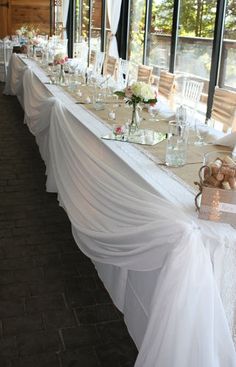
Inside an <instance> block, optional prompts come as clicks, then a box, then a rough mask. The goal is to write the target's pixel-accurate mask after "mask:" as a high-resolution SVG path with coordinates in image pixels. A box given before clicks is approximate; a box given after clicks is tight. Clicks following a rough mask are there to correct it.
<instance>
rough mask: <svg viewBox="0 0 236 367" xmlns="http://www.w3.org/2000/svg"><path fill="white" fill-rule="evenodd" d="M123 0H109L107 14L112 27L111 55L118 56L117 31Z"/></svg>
mask: <svg viewBox="0 0 236 367" xmlns="http://www.w3.org/2000/svg"><path fill="white" fill-rule="evenodd" d="M121 3H122V0H107V14H108V19H109V23H110V28H111V35H110V42H109V51H108V52H109V55H110V56H113V57H116V58H118V57H119V53H118V48H117V40H116V32H117V28H118V23H119V19H120V9H121Z"/></svg>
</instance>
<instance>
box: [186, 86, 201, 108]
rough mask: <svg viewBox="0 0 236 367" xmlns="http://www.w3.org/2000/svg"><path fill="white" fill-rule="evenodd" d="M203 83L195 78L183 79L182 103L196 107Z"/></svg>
mask: <svg viewBox="0 0 236 367" xmlns="http://www.w3.org/2000/svg"><path fill="white" fill-rule="evenodd" d="M203 86H204V83H203V82H198V81H196V80H191V79H189V80H187V79H184V84H183V91H182V101H183V104H184V105H187V106H189V107H193V108H196V107H197V105H198V103H199V102H200V98H201V94H202V90H203Z"/></svg>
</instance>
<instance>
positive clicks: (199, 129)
mask: <svg viewBox="0 0 236 367" xmlns="http://www.w3.org/2000/svg"><path fill="white" fill-rule="evenodd" d="M195 133H196V137H197V140H196V141H195V142H194V145H199V146H203V145H207V142H206V141H205V139H206V137H207V135H208V133H209V126H208V124H204V123H202V122H200V121H197V120H196V121H195Z"/></svg>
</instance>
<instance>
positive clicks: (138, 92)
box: [115, 82, 157, 106]
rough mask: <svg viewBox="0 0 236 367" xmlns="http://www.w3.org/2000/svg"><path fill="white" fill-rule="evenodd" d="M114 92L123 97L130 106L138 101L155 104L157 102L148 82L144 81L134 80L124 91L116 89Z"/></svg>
mask: <svg viewBox="0 0 236 367" xmlns="http://www.w3.org/2000/svg"><path fill="white" fill-rule="evenodd" d="M115 94H116V95H117V96H119V97H124V99H125V102H126V103H127V104H129V105H132V106H134V105H137V104H138V103H140V102H142V103H147V104H155V103H156V102H157V98H156V93H155V92H154V91H153V89H152V87H151V86H150V85H149V84H146V83H144V82H135V83H133V84H132V85H131V86H129V87H127V88H126V89H125V90H124V91H116V92H115Z"/></svg>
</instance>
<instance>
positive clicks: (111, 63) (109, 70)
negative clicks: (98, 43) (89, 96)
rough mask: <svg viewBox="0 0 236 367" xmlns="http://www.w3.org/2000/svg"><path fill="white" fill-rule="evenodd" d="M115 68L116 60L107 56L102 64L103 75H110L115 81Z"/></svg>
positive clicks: (116, 66) (116, 65)
mask: <svg viewBox="0 0 236 367" xmlns="http://www.w3.org/2000/svg"><path fill="white" fill-rule="evenodd" d="M117 68H118V60H117V59H116V58H115V57H113V56H109V55H108V56H107V57H106V60H105V63H104V69H103V75H110V76H111V77H113V78H114V79H117Z"/></svg>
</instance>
